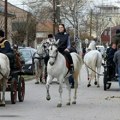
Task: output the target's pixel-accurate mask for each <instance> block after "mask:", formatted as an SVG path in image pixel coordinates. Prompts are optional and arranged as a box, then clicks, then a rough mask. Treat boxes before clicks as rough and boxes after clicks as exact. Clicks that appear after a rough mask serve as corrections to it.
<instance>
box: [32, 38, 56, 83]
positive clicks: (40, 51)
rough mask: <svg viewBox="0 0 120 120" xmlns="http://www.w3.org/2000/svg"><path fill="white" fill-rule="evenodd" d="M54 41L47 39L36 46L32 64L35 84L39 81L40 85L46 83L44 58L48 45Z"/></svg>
mask: <svg viewBox="0 0 120 120" xmlns="http://www.w3.org/2000/svg"><path fill="white" fill-rule="evenodd" d="M52 41H54V39H52V38H49V39H45V40H43V41H42V42H41V43H40V44H38V45H37V52H36V53H35V54H34V56H33V62H34V66H35V78H36V83H39V80H40V81H41V82H42V83H45V82H46V74H47V73H46V66H45V64H44V57H45V56H46V55H48V47H49V43H51V42H52Z"/></svg>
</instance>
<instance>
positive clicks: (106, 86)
mask: <svg viewBox="0 0 120 120" xmlns="http://www.w3.org/2000/svg"><path fill="white" fill-rule="evenodd" d="M103 80H104V82H103V83H104V90H105V91H106V90H107V89H110V87H111V83H108V81H110V78H108V75H107V71H105V72H104V79H103Z"/></svg>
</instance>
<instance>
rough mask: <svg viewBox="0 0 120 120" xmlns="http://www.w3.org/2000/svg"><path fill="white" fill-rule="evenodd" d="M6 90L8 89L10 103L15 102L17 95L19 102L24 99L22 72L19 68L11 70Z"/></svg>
mask: <svg viewBox="0 0 120 120" xmlns="http://www.w3.org/2000/svg"><path fill="white" fill-rule="evenodd" d="M6 91H10V95H11V103H12V104H15V103H16V101H17V95H18V99H19V102H23V101H24V95H25V82H24V78H23V77H22V72H21V71H19V70H15V71H12V72H11V74H10V77H9V79H8V83H7V88H6Z"/></svg>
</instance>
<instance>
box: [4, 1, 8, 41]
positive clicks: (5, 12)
mask: <svg viewBox="0 0 120 120" xmlns="http://www.w3.org/2000/svg"><path fill="white" fill-rule="evenodd" d="M7 14H8V11H7V0H5V11H4V17H5V24H4V25H5V39H7Z"/></svg>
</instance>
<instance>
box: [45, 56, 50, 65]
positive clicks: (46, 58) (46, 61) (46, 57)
mask: <svg viewBox="0 0 120 120" xmlns="http://www.w3.org/2000/svg"><path fill="white" fill-rule="evenodd" d="M48 60H49V55H46V56H45V58H44V63H45V66H47V63H48Z"/></svg>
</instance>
